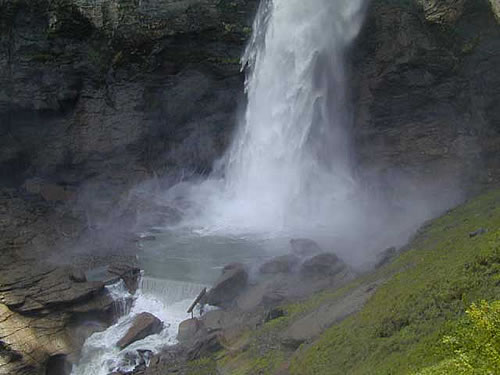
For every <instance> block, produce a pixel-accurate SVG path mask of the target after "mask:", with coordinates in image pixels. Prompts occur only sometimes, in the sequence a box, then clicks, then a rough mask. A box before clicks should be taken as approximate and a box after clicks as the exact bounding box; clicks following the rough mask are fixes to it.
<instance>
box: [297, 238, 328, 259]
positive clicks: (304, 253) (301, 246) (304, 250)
mask: <svg viewBox="0 0 500 375" xmlns="http://www.w3.org/2000/svg"><path fill="white" fill-rule="evenodd" d="M290 246H291V247H292V254H295V255H297V256H300V257H310V256H313V255H317V254H319V253H322V252H323V250H322V249H321V247H320V246H319V245H318V244H317V243H316V242H314V241H313V240H310V239H307V238H297V239H292V240H290Z"/></svg>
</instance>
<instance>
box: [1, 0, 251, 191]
mask: <svg viewBox="0 0 500 375" xmlns="http://www.w3.org/2000/svg"><path fill="white" fill-rule="evenodd" d="M256 4H257V1H256V0H252V1H244V0H236V1H226V0H223V1H219V0H194V1H191V0H190V1H187V0H183V1H175V2H171V1H161V0H155V1H142V2H137V1H135V0H124V1H121V0H120V1H116V0H98V1H89V0H57V1H49V0H33V1H31V0H30V1H28V0H6V1H2V2H1V3H0V134H1V135H2V136H1V137H0V171H1V172H0V183H4V182H5V181H8V182H9V183H12V182H14V183H16V184H17V186H19V185H21V183H22V181H23V180H24V179H25V178H26V177H30V178H32V177H43V178H48V180H49V181H54V182H57V186H61V187H62V188H63V189H64V191H66V190H68V188H70V189H69V190H68V191H69V192H70V193H73V192H74V191H75V190H76V191H78V188H79V187H81V184H82V182H84V181H85V182H86V188H87V189H91V188H92V189H93V190H92V192H93V193H94V194H96V195H99V193H100V196H101V198H102V199H107V200H109V199H110V195H108V194H103V192H102V190H101V189H100V188H99V187H98V186H101V187H102V184H105V185H106V187H107V189H108V191H109V190H111V189H113V188H115V189H117V191H118V192H120V191H124V190H126V187H127V186H130V184H134V183H136V182H138V181H141V180H143V179H144V178H146V177H147V176H152V175H153V174H160V175H161V174H164V173H169V174H170V173H175V169H176V168H178V169H179V170H180V169H188V170H195V171H205V170H209V169H210V168H211V165H212V162H213V160H214V159H215V158H217V157H218V156H220V154H221V152H222V151H223V150H224V148H225V147H226V144H227V141H228V139H229V138H230V134H231V129H232V127H233V123H234V122H235V121H234V119H235V117H234V116H235V110H236V107H237V105H238V98H239V97H241V96H242V93H243V90H242V88H243V79H242V75H241V73H240V70H239V57H240V55H241V51H242V48H243V46H244V43H245V40H246V39H247V37H248V36H249V31H250V28H249V26H250V25H251V22H252V19H253V14H254V11H255V7H256ZM181 161H182V163H181ZM167 169H168V170H167ZM90 180H91V181H93V182H92V183H90ZM96 185H97V186H96ZM52 186H55V185H54V184H53V185H52ZM68 194H69V193H68ZM68 194H66V193H64V192H57V194H56V195H57V197H56V198H57V199H59V197H63V198H64V199H65V197H66V196H68ZM111 196H112V194H111Z"/></svg>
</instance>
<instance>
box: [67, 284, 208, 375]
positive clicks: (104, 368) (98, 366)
mask: <svg viewBox="0 0 500 375" xmlns="http://www.w3.org/2000/svg"><path fill="white" fill-rule="evenodd" d="M202 287H204V285H201V284H194V283H188V282H179V281H175V280H160V279H154V278H148V277H142V278H141V280H140V283H139V289H138V290H137V292H136V294H135V295H134V296H132V295H131V294H130V293H129V292H128V290H127V288H126V287H125V284H124V283H123V281H120V282H118V283H117V284H114V285H110V286H107V287H106V288H107V290H108V292H109V294H110V296H111V297H112V298H113V300H114V301H115V303H117V304H118V305H120V302H121V301H128V300H130V299H133V303H132V304H131V305H128V308H127V309H126V310H122V312H123V313H124V314H123V316H121V317H120V318H119V319H118V321H117V322H116V323H115V324H114V325H112V326H111V327H109V328H108V329H106V330H104V331H102V332H97V333H94V334H93V335H92V336H90V337H89V338H88V339H87V340H86V341H85V344H84V346H83V349H82V354H81V358H80V361H79V363H78V364H76V365H75V366H73V370H72V372H71V374H72V375H108V374H110V373H112V372H115V371H120V372H123V373H126V372H130V371H132V370H134V368H135V367H136V366H137V365H139V364H140V363H141V361H145V362H146V363H147V361H148V358H149V356H148V353H152V354H153V353H157V352H159V351H160V350H161V348H163V347H165V346H166V345H172V344H175V343H176V338H177V329H178V327H179V324H180V322H182V321H183V320H184V319H187V318H188V317H189V315H188V314H187V313H186V310H187V309H188V307H189V305H190V304H191V303H192V301H193V299H194V298H195V297H196V296H197V295H198V294H199V292H200V291H201V289H202ZM142 312H149V313H151V314H153V315H154V316H156V317H157V318H159V319H160V320H161V321H162V322H163V323H164V329H163V330H162V331H161V332H160V333H159V334H156V335H151V336H148V337H146V338H144V339H142V340H139V341H137V342H135V343H133V344H131V345H130V346H128V347H126V348H125V349H119V348H118V346H117V345H116V344H117V342H118V340H119V339H120V338H122V337H123V336H124V335H125V334H126V333H127V331H128V329H129V328H130V327H131V326H132V324H133V322H134V318H135V317H136V316H137V315H138V314H140V313H142ZM144 353H145V354H144Z"/></svg>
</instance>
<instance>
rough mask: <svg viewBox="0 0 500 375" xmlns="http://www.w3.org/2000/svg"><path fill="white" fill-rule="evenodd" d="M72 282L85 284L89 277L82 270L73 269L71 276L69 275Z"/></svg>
mask: <svg viewBox="0 0 500 375" xmlns="http://www.w3.org/2000/svg"><path fill="white" fill-rule="evenodd" d="M69 278H70V280H72V281H74V282H75V283H84V282H86V281H87V276H85V272H83V271H82V270H81V269H73V270H72V271H71V274H70V275H69Z"/></svg>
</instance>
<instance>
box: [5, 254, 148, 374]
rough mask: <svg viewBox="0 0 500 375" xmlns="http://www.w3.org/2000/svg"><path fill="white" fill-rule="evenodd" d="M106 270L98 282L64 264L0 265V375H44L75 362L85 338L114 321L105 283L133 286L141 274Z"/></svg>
mask: <svg viewBox="0 0 500 375" xmlns="http://www.w3.org/2000/svg"><path fill="white" fill-rule="evenodd" d="M109 271H110V272H108V273H106V275H105V277H104V278H103V279H102V280H100V281H87V280H86V276H85V273H84V272H83V271H82V270H78V269H74V268H72V267H68V266H56V265H51V264H46V263H43V262H41V261H24V262H22V263H17V264H16V263H12V264H8V265H6V264H4V263H2V266H1V269H0V323H1V324H0V374H30V375H31V374H45V373H46V371H48V368H49V367H50V368H59V367H61V368H64V367H65V363H71V362H72V361H74V360H76V359H77V357H78V351H79V350H80V348H81V346H82V344H83V342H84V341H85V339H86V338H87V337H88V336H90V335H91V334H92V333H93V332H95V331H98V330H102V329H104V328H105V327H106V326H107V325H109V324H111V322H112V321H113V320H114V319H115V318H116V317H117V311H118V309H117V308H116V306H115V305H114V301H113V299H112V298H111V296H110V294H109V293H108V292H107V290H106V288H105V285H106V284H112V283H116V282H118V281H119V280H124V281H126V282H127V284H128V285H131V286H132V287H133V284H134V280H136V281H137V277H138V275H139V272H138V271H139V270H138V269H137V268H135V267H132V266H127V265H123V264H122V265H115V266H113V267H109ZM84 322H92V324H91V325H89V324H82V323H84ZM47 373H48V372H47ZM51 374H54V375H57V373H56V372H51ZM61 374H62V373H61Z"/></svg>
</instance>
